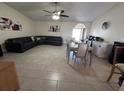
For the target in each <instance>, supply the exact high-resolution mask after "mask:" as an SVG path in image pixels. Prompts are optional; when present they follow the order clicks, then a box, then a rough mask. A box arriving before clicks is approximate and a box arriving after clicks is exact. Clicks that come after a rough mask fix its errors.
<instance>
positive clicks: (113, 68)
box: [107, 66, 115, 82]
mask: <svg viewBox="0 0 124 93" xmlns="http://www.w3.org/2000/svg"><path fill="white" fill-rule="evenodd" d="M114 70H115V66H113V67H112V69H111V73H110V75H109V77H108V79H107V82H109V81H110V79H111V78H112V76H113V74H114Z"/></svg>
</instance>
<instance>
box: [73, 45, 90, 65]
mask: <svg viewBox="0 0 124 93" xmlns="http://www.w3.org/2000/svg"><path fill="white" fill-rule="evenodd" d="M87 50H88V45H87V44H85V43H81V44H79V47H78V50H77V51H75V52H74V55H75V58H74V63H77V61H78V59H80V60H81V62H83V61H84V63H85V65H86V55H87Z"/></svg>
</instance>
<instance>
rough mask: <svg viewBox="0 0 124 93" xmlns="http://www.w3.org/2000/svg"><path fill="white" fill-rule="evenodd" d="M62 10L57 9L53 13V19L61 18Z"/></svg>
mask: <svg viewBox="0 0 124 93" xmlns="http://www.w3.org/2000/svg"><path fill="white" fill-rule="evenodd" d="M60 13H61V12H60V11H56V12H55V13H54V14H53V15H52V19H53V20H59V19H60Z"/></svg>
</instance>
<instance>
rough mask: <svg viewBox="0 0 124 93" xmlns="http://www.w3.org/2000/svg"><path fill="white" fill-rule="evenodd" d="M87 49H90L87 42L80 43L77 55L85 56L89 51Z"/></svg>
mask: <svg viewBox="0 0 124 93" xmlns="http://www.w3.org/2000/svg"><path fill="white" fill-rule="evenodd" d="M87 50H88V45H87V44H85V43H81V44H80V45H79V48H78V51H77V56H79V57H85V56H86V53H87Z"/></svg>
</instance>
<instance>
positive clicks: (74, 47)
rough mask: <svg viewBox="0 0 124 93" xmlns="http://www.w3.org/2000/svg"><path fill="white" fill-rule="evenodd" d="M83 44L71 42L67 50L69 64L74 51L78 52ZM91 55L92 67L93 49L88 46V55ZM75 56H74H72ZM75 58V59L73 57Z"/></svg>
mask: <svg viewBox="0 0 124 93" xmlns="http://www.w3.org/2000/svg"><path fill="white" fill-rule="evenodd" d="M80 43H81V42H69V43H68V46H67V47H68V48H67V63H69V61H70V53H71V52H72V53H74V51H78V47H79V45H80ZM88 54H89V65H90V66H91V63H92V59H93V47H90V46H88V50H87V54H86V55H88ZM72 56H73V55H72ZM72 58H73V57H72Z"/></svg>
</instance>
